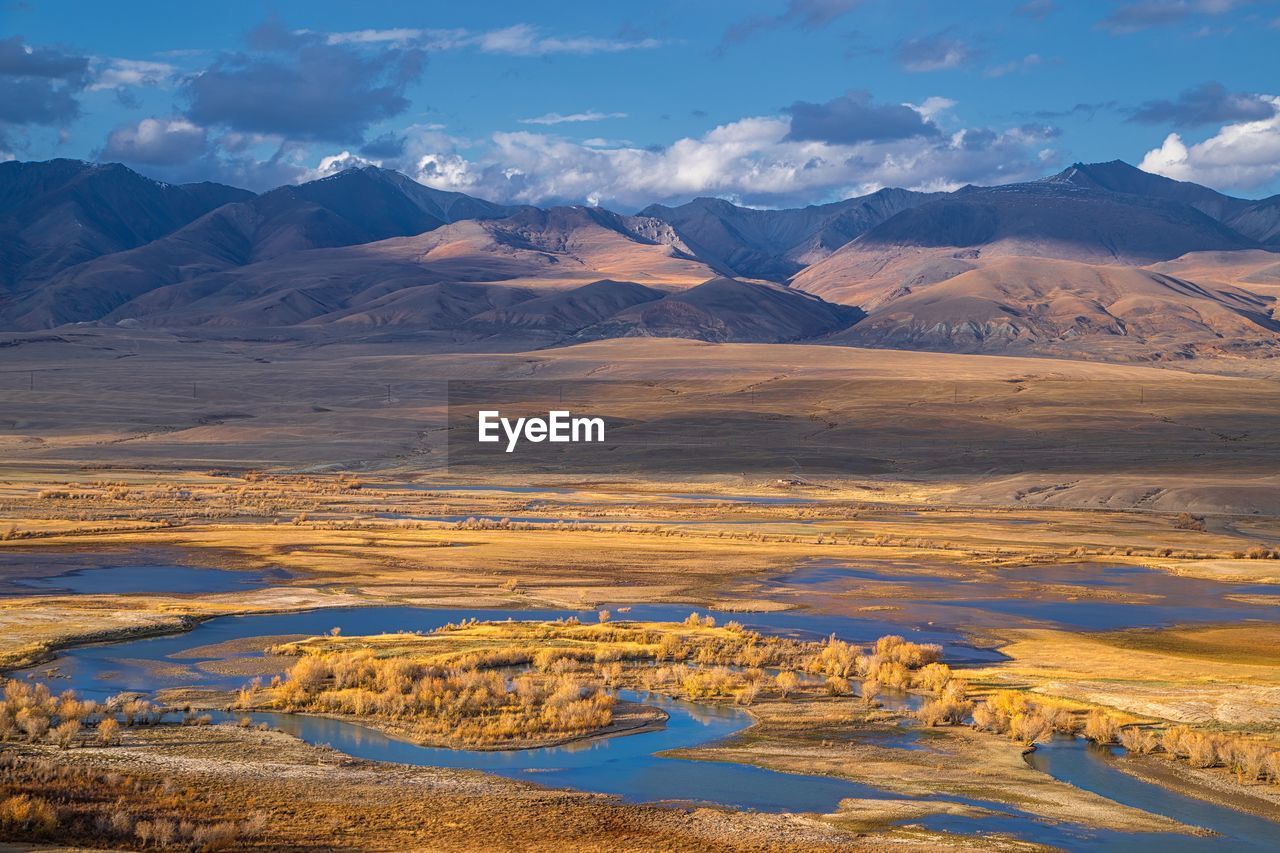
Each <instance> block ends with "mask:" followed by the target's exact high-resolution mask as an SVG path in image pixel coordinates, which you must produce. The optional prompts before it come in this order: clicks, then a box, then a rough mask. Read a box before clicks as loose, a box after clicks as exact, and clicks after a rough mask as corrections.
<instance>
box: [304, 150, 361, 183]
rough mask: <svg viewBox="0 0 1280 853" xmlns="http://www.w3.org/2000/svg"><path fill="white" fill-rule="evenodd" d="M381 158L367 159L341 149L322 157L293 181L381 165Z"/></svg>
mask: <svg viewBox="0 0 1280 853" xmlns="http://www.w3.org/2000/svg"><path fill="white" fill-rule="evenodd" d="M381 165H382V161H381V160H369V159H367V158H365V157H361V156H360V155H359V154H352V153H351V152H350V151H341V152H339V153H337V154H331V155H329V156H328V157H322V158H321V159H320V163H319V165H317V166H316V167H315V168H314V169H306V170H305V171H302V172H300V173H299V174H298V176H297V178H296V179H295V181H296V182H297V183H304V182H305V181H315V180H318V179H320V178H327V177H330V176H331V175H336V174H338V173H339V172H342V171H345V170H347V169H359V168H362V167H364V166H381Z"/></svg>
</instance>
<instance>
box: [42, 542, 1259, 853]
mask: <svg viewBox="0 0 1280 853" xmlns="http://www.w3.org/2000/svg"><path fill="white" fill-rule="evenodd" d="M152 568H153V570H154V571H157V572H159V571H162V569H160V568H155V567H152ZM813 571H815V572H817V573H818V576H817V577H816V578H806V576H805V575H803V574H799V575H797V574H794V573H793V574H792V575H789V576H787V578H786V582H789V583H790V584H792V585H793V586H795V585H798V586H801V587H803V586H805V585H806V582H808V583H809V585H810V586H812V587H814V588H821V587H822V586H823V585H825V584H830V583H832V582H833V574H832V572H833V571H834V570H833V569H832V567H830V566H824V567H818V568H815V569H813ZM848 571H858V570H857V569H848ZM1131 576H1132V575H1131V573H1130V574H1125V573H1124V572H1121V573H1120V574H1118V575H1116V576H1114V577H1112V578H1111V579H1112V580H1115V581H1116V582H1119V583H1122V584H1123V583H1124V582H1125V580H1124V579H1125V578H1127V577H1131ZM881 579H883V578H881ZM892 580H893V581H894V582H899V583H900V582H902V579H901V578H894V579H892ZM922 580H923V577H922ZM935 580H936V579H935ZM1232 604H1234V602H1233V603H1232ZM1072 606H1073V607H1078V606H1084V605H1083V604H1082V603H1081V602H1074V603H1073V605H1072ZM691 609H694V608H692V607H689V606H674V605H643V606H634V607H632V608H630V610H629V611H625V612H621V611H620V609H619V608H614V610H615V613H616V614H617V615H616V618H618V619H636V620H679V619H683V618H684V616H686V615H687V614H688V613H689V612H690V610H691ZM1132 609H1133V610H1134V611H1136V612H1141V611H1143V609H1144V606H1143V605H1138V606H1134V607H1133V608H1132ZM1213 609H1214V611H1215V612H1214V616H1215V617H1221V616H1223V615H1225V613H1224V612H1223V611H1219V610H1217V609H1216V608H1213ZM1232 609H1233V607H1231V606H1226V607H1224V610H1232ZM711 612H712V613H713V615H715V616H716V617H717V619H718V620H720V621H725V620H728V619H737V620H738V621H741V622H743V623H744V624H745V625H747V626H748V627H750V628H753V629H757V630H761V631H767V632H771V633H778V634H785V635H793V636H805V637H820V636H825V635H828V634H831V633H835V634H836V635H837V636H839V637H841V638H843V639H846V640H850V641H854V642H860V643H866V642H869V641H871V640H874V639H875V638H876V637H877V636H880V635H882V634H885V633H901V634H904V635H906V636H907V637H908V638H909V639H912V640H915V641H918V642H938V643H941V644H943V645H944V647H945V649H946V656H947V658H948V660H950V661H951V662H953V663H963V662H970V663H978V662H983V661H990V660H993V659H998V658H999V654H998V653H996V652H993V651H991V650H988V649H980V648H975V647H973V646H971V645H968V644H967V643H966V642H965V639H964V636H963V635H962V634H960V633H959V632H958V631H955V630H951V629H948V628H944V627H938V626H934V625H923V626H915V627H911V626H908V627H905V628H904V626H903V625H902V624H900V623H894V622H890V621H884V620H879V619H872V618H860V617H850V616H840V615H834V614H830V613H822V612H818V611H815V610H807V611H785V612H778V613H727V612H717V611H711ZM569 615H579V614H577V613H575V612H573V611H564V610H549V611H531V610H495V609H490V610H484V609H474V610H473V609H468V610H445V609H424V608H415V607H402V606H371V607H357V608H335V609H328V610H316V611H307V612H299V613H284V614H264V615H254V616H227V617H219V618H215V619H211V620H208V621H206V622H203V623H201V624H199V625H197V626H196V627H195V628H194V629H193V630H192V631H190V632H187V633H184V634H180V635H167V636H158V637H148V638H140V639H134V640H130V641H126V642H121V643H114V644H104V645H94V646H84V647H79V648H75V649H72V650H69V651H67V652H64V653H63V654H62V655H60V656H59V657H58V658H57V659H56V660H55V661H54V662H53V663H47V664H43V665H41V666H38V667H34V668H32V669H31V670H29V671H28V672H29V673H30V675H32V676H33V677H37V678H42V679H47V680H49V683H50V687H51V688H52V689H54V690H62V689H67V688H73V689H75V690H77V691H79V692H80V693H81V694H83V695H85V696H88V697H93V698H99V699H101V698H106V697H108V696H111V695H114V694H116V693H119V692H122V691H139V692H154V691H157V690H161V689H164V688H167V687H180V686H189V685H200V686H207V687H211V688H217V689H234V688H236V687H239V686H240V685H241V684H242V683H243V682H244V681H245V678H244V677H243V676H239V675H225V674H219V673H218V672H216V671H213V670H212V669H211V668H208V667H207V665H208V664H209V663H210V662H211V661H213V660H214V659H216V658H222V657H225V656H226V650H225V649H226V647H225V646H224V647H223V648H222V649H205V648H204V647H206V646H211V645H217V644H226V643H230V642H232V641H237V640H244V639H246V638H254V637H264V638H265V637H278V636H287V635H312V634H318V633H322V632H324V631H327V630H329V629H330V628H333V627H335V626H339V627H341V628H342V630H343V633H345V634H349V635H358V634H366V633H381V632H386V631H396V630H409V631H429V630H432V629H434V628H437V627H440V626H441V625H444V624H446V623H449V622H458V621H460V620H463V619H470V618H475V619H480V620H504V619H517V620H518V619H554V618H559V617H563V616H569ZM1028 615H1030V614H1028ZM1036 615H1041V613H1039V612H1037V613H1036ZM1162 615H1163V614H1162ZM1233 615H1234V616H1236V617H1237V618H1239V614H1233ZM1086 621H1092V620H1086ZM1102 621H1104V622H1108V623H1109V622H1111V621H1112V620H1111V619H1110V618H1108V619H1105V620H1102ZM266 642H269V641H266V640H264V643H263V644H264V645H265V644H266ZM240 653H241V654H244V655H255V654H258V651H256V650H250V649H246V650H244V651H242V652H240ZM50 673H56V675H55V676H54V677H52V678H50V677H49V676H50ZM623 696H624V698H629V699H633V700H643V701H645V702H646V703H648V704H651V705H657V706H659V707H661V708H662V709H664V710H665V711H666V712H667V713H668V715H669V720H668V724H667V725H666V727H665V728H663V729H661V730H657V731H648V732H642V733H637V734H632V735H627V736H622V737H615V738H609V739H603V740H594V741H584V742H580V743H576V744H570V745H565V746H560V747H552V748H543V749H531V750H518V751H506V752H472V751H463V750H450V749H439V748H427V747H421V746H417V745H414V744H411V743H407V742H403V741H398V740H394V739H390V738H388V737H386V736H384V735H382V734H381V733H379V732H376V731H373V730H371V729H368V728H365V727H363V726H360V725H357V724H352V723H348V722H344V721H339V720H331V719H324V718H316V717H306V716H298V715H288V714H255V715H253V716H255V717H256V718H257V719H259V720H261V721H267V722H269V723H270V724H271V725H272V726H273V727H276V728H280V729H282V730H284V731H287V732H290V733H292V734H294V735H296V736H298V737H299V738H301V739H303V740H305V741H307V742H309V743H313V744H328V745H330V746H332V747H334V748H336V749H338V750H340V751H342V752H345V753H348V754H350V755H353V756H356V757H360V758H367V759H374V760H380V761H394V762H402V763H408V764H418V765H429V766H445V767H458V768H470V769H475V770H482V771H486V772H489V773H495V774H499V775H502V776H506V777H510V778H517V779H523V780H527V781H534V782H538V783H540V784H544V785H549V786H553V787H566V788H574V789H580V790H588V791H596V792H603V793H609V794H615V795H617V796H619V797H621V798H622V799H624V800H626V801H630V802H683V803H710V804H720V805H726V806H732V807H735V808H742V809H757V810H761V811H790V812H823V813H825V812H830V811H834V810H835V808H836V806H837V804H838V803H839V802H840V801H841V800H842V799H844V798H847V797H874V798H882V799H896V798H899V797H898V795H896V794H893V793H891V792H887V791H884V790H880V789H877V788H875V787H873V786H870V785H865V784H861V783H857V782H853V781H850V780H845V779H838V778H834V777H827V776H816V775H802V774H790V773H781V772H777V771H772V770H767V769H764V768H760V767H754V766H748V765H740V764H733V763H727V762H714V761H688V760H682V759H677V758H672V757H669V756H667V755H665V753H667V752H668V751H670V750H675V749H681V748H688V747H695V746H701V745H705V744H708V743H712V742H715V741H718V740H722V739H724V738H727V737H730V736H732V735H734V734H735V733H736V732H739V731H741V730H742V729H744V728H745V727H747V726H748V725H750V717H749V716H748V715H747V714H745V713H744V712H742V711H740V710H738V709H734V708H730V707H719V706H711V705H703V704H697V703H690V702H682V701H676V700H669V699H661V698H654V697H649V696H644V697H641V696H638V695H636V694H633V693H627V692H624V693H623ZM887 698H888V701H889V702H891V703H892V702H897V703H900V705H901V707H903V708H905V707H906V705H907V704H909V703H910V702H911V701H912V700H911V699H910V697H897V698H895V697H887ZM904 740H907V741H909V740H911V739H910V738H904ZM912 748H916V747H912ZM1029 761H1030V762H1031V764H1032V766H1034V767H1036V768H1037V769H1040V770H1042V771H1044V772H1046V773H1048V774H1050V775H1051V776H1053V777H1055V778H1058V779H1061V780H1063V781H1066V782H1070V783H1072V784H1075V785H1077V786H1078V787H1080V788H1084V789H1087V790H1090V791H1094V792H1096V793H1099V794H1101V795H1103V796H1106V797H1108V798H1110V799H1113V800H1115V801H1117V802H1120V803H1124V804H1126V805H1132V806H1135V807H1137V808H1140V809H1144V810H1147V811H1151V812H1154V813H1158V814H1164V815H1167V816H1170V817H1174V818H1176V819H1178V820H1181V821H1184V822H1186V823H1190V824H1194V825H1197V826H1200V827H1202V828H1205V829H1208V830H1212V831H1214V832H1216V833H1219V835H1220V836H1222V837H1217V838H1206V837H1200V836H1192V835H1172V834H1160V835H1151V834H1123V833H1117V832H1111V831H1104V830H1097V829H1092V828H1089V827H1085V826H1082V825H1073V824H1054V823H1051V822H1048V821H1044V820H1040V819H1037V818H1036V817H1034V816H1032V815H1029V814H1026V813H1023V812H1021V811H1019V810H1018V809H1016V808H1013V807H1010V806H1008V805H1004V804H1000V803H993V802H984V801H980V800H968V799H964V798H948V797H942V796H940V797H937V798H936V799H942V800H947V799H951V800H952V801H954V802H963V803H966V804H969V805H973V806H978V807H983V808H986V809H989V810H991V811H993V812H995V813H996V814H995V815H994V816H986V817H981V818H969V817H955V816H946V815H934V816H930V817H928V818H924V819H921V820H913V821H912V823H913V824H918V825H922V826H925V827H927V828H930V829H935V830H949V831H955V832H965V833H975V832H988V833H989V832H1008V833H1011V834H1014V835H1016V836H1018V837H1021V838H1025V839H1027V840H1030V841H1036V842H1040V843H1044V844H1049V845H1053V846H1057V847H1062V848H1065V849H1073V850H1076V849H1105V850H1135V851H1136V850H1150V849H1152V848H1153V847H1155V846H1158V847H1160V848H1161V849H1163V850H1167V851H1183V850H1187V851H1190V850H1220V849H1222V848H1223V845H1224V844H1230V846H1231V849H1257V850H1274V849H1277V847H1280V823H1273V822H1271V821H1267V820H1263V819H1261V818H1256V817H1252V816H1249V815H1247V814H1243V813H1241V812H1237V811H1234V810H1232V809H1228V808H1224V807H1220V806H1216V805H1213V804H1211V803H1208V802H1204V801H1199V800H1192V799H1189V798H1187V797H1183V796H1180V795H1178V794H1175V793H1173V792H1170V791H1168V790H1166V789H1164V788H1161V787H1159V786H1156V785H1151V784H1148V783H1145V782H1142V781H1140V780H1138V779H1135V778H1133V777H1131V776H1129V775H1127V774H1125V773H1123V772H1121V771H1120V770H1118V769H1117V768H1116V767H1115V766H1114V762H1113V761H1112V760H1111V757H1110V753H1109V752H1108V751H1106V750H1099V749H1096V748H1090V747H1089V746H1088V745H1086V743H1085V742H1084V741H1081V740H1078V739H1055V740H1053V741H1051V742H1050V743H1048V744H1046V745H1044V746H1043V747H1041V748H1040V749H1038V750H1036V751H1035V752H1034V753H1032V754H1031V755H1030V757H1029Z"/></svg>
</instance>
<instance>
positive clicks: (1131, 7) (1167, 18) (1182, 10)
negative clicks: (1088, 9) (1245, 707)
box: [1098, 0, 1253, 35]
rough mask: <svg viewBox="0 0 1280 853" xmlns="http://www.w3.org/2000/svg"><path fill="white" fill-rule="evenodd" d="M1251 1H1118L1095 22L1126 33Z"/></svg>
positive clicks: (1225, 10) (1116, 32) (1222, 11)
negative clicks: (1116, 6) (1107, 12)
mask: <svg viewBox="0 0 1280 853" xmlns="http://www.w3.org/2000/svg"><path fill="white" fill-rule="evenodd" d="M1252 2H1253V0H1138V2H1134V3H1121V4H1120V5H1119V7H1118V8H1117V9H1116V10H1115V11H1114V12H1112V13H1111V14H1110V15H1108V16H1107V17H1105V18H1103V19H1102V20H1101V21H1099V22H1098V28H1099V29H1103V30H1106V31H1107V32H1110V33H1112V34H1113V35H1128V34H1130V33H1136V32H1141V31H1142V30H1149V29H1152V28H1153V27H1162V26H1167V25H1169V24H1176V23H1178V22H1179V21H1183V20H1186V19H1187V18H1190V17H1193V16H1198V15H1204V16H1217V15H1225V14H1226V13H1228V12H1231V11H1233V10H1235V9H1238V8H1240V7H1243V6H1247V5H1250V3H1252Z"/></svg>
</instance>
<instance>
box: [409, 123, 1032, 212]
mask: <svg viewBox="0 0 1280 853" xmlns="http://www.w3.org/2000/svg"><path fill="white" fill-rule="evenodd" d="M931 107H932V108H933V109H935V110H936V109H942V108H943V105H942V104H941V102H934V103H933V104H931ZM790 128H791V124H790V121H789V120H788V119H786V118H783V117H775V116H757V117H750V118H744V119H741V120H739V121H735V122H731V123H729V124H725V125H721V126H719V127H717V128H715V129H713V130H711V131H710V132H708V133H706V134H704V135H702V136H699V137H686V138H683V139H679V140H677V141H675V142H673V143H672V144H670V145H668V146H666V147H664V148H657V149H653V148H639V147H636V146H634V145H630V144H618V145H607V146H602V145H599V144H598V143H601V142H607V140H599V139H596V140H590V144H589V143H586V142H577V141H573V140H569V139H565V138H562V137H558V136H552V135H548V134H544V133H537V132H532V131H517V132H508V133H496V134H494V135H493V136H492V137H491V138H490V139H488V140H486V141H483V142H482V143H479V144H471V145H461V144H450V141H449V140H448V139H447V137H443V136H441V135H438V134H437V135H436V136H435V137H434V138H433V139H432V140H431V142H432V143H434V145H435V147H429V148H422V149H420V152H419V153H416V154H415V156H414V159H413V161H412V162H410V163H407V164H405V165H406V166H407V168H408V169H409V170H410V171H411V173H412V174H413V176H414V177H415V178H417V179H418V180H419V181H421V182H422V183H424V184H428V185H430V186H433V187H439V188H441V189H449V190H458V191H462V192H468V193H472V194H474V195H479V196H482V197H485V198H491V199H494V200H498V201H505V202H521V203H530V204H545V203H556V202H560V203H563V202H581V201H582V200H584V199H592V200H594V201H597V202H598V203H600V204H604V205H607V206H610V207H615V208H619V209H624V210H625V209H636V208H639V207H642V206H644V205H646V204H648V203H650V202H654V201H673V200H685V199H688V198H690V197H692V196H696V195H717V196H722V197H728V198H734V199H737V200H741V201H743V202H745V203H748V204H759V205H792V204H807V203H812V202H814V201H818V200H821V199H824V198H836V197H841V198H843V197H848V196H851V195H859V194H862V193H866V192H873V191H875V190H877V189H880V188H881V187H885V186H901V187H908V188H917V189H954V188H956V187H959V186H962V185H963V184H965V183H1003V182H1006V181H1012V180H1020V179H1024V178H1030V177H1034V176H1037V175H1039V174H1041V173H1042V171H1043V169H1044V165H1045V164H1044V162H1043V160H1042V154H1041V152H1042V151H1043V150H1045V149H1044V148H1043V145H1044V141H1045V138H1046V137H1045V135H1044V134H1043V133H1041V132H1037V131H1035V130H1029V129H1013V130H1008V131H1004V132H994V131H989V130H962V131H958V132H957V133H955V134H952V135H950V136H942V137H931V138H928V139H919V138H917V139H899V140H890V141H881V142H862V143H858V144H852V145H843V144H832V143H829V142H824V141H812V140H800V141H797V140H792V139H789V138H788V133H789V131H790Z"/></svg>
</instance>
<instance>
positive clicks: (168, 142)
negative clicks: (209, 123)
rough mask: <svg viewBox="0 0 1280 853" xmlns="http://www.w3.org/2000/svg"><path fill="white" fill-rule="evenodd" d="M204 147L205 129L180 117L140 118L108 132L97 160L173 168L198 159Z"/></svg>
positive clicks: (204, 149)
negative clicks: (135, 121)
mask: <svg viewBox="0 0 1280 853" xmlns="http://www.w3.org/2000/svg"><path fill="white" fill-rule="evenodd" d="M206 148H207V136H206V132H205V129H204V128H203V127H199V126H198V125H195V124H192V123H191V122H190V121H187V120H186V119H185V118H182V117H181V116H175V117H173V118H144V119H142V120H141V121H139V122H137V123H135V124H125V125H121V126H120V127H117V128H116V129H115V130H113V131H111V134H110V135H109V136H108V137H107V144H106V145H105V146H104V147H103V149H102V151H101V152H99V157H100V158H101V159H103V160H120V161H122V162H125V163H142V164H146V165H151V166H173V165H178V164H182V163H188V162H190V161H191V160H194V159H196V158H197V157H200V156H201V155H203V154H204V153H205V151H206Z"/></svg>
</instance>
